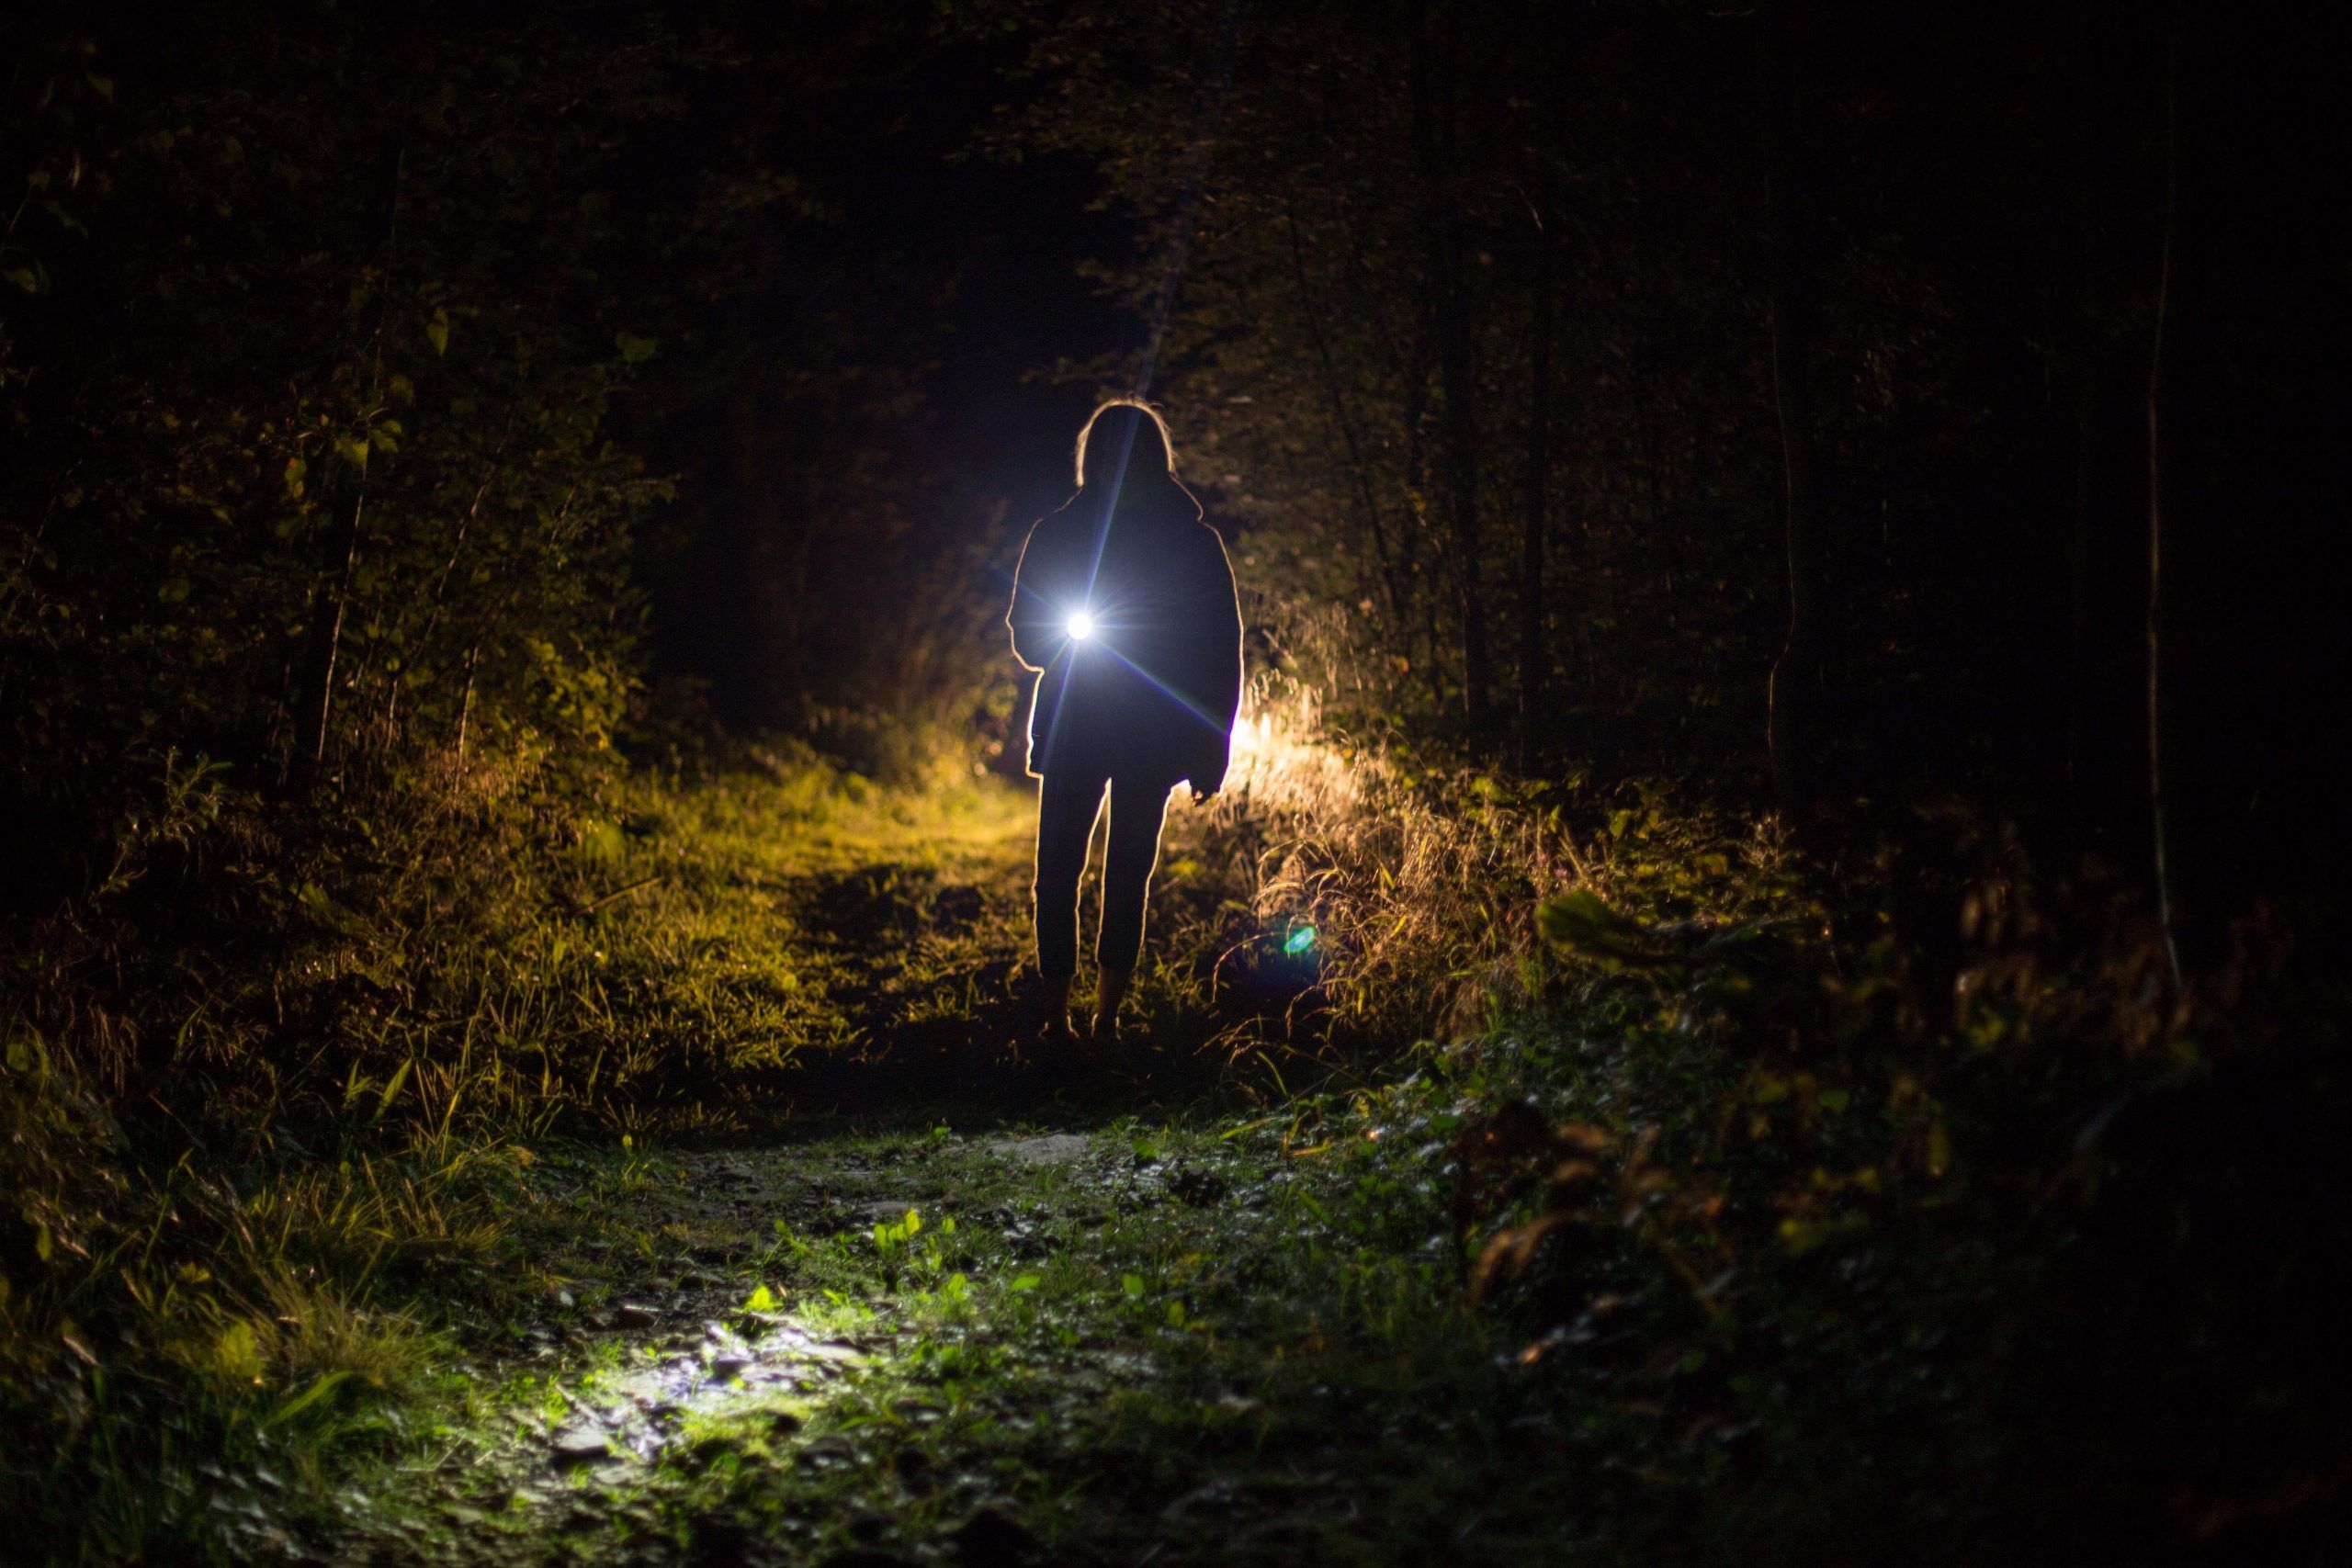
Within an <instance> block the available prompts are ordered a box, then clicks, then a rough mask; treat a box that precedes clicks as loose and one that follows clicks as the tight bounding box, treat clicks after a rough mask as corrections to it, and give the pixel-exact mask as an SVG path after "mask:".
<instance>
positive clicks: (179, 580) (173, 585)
mask: <svg viewBox="0 0 2352 1568" xmlns="http://www.w3.org/2000/svg"><path fill="white" fill-rule="evenodd" d="M192 586H193V585H192V584H191V583H189V581H188V580H187V578H185V577H173V578H166V579H165V580H164V583H163V585H162V586H161V587H159V588H157V589H156V590H155V597H156V598H158V599H161V600H162V601H163V602H164V604H179V603H180V602H181V601H183V600H185V599H186V598H187V596H188V593H189V592H190V590H191V588H192Z"/></svg>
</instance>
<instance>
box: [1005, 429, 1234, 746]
mask: <svg viewBox="0 0 2352 1568" xmlns="http://www.w3.org/2000/svg"><path fill="white" fill-rule="evenodd" d="M1096 488H1097V487H1093V486H1090V487H1088V488H1087V489H1085V490H1081V491H1079V492H1078V494H1077V495H1075V496H1073V497H1071V498H1070V500H1069V503H1068V504H1067V505H1065V506H1063V507H1062V509H1061V510H1060V511H1058V512H1056V513H1052V514H1051V515H1049V516H1047V517H1046V518H1044V519H1042V520H1041V521H1039V522H1038V523H1037V525H1035V527H1033V528H1031V529H1030V530H1029V540H1028V543H1026V544H1025V545H1023V547H1022V549H1021V566H1020V570H1019V571H1018V572H1017V573H1016V574H1015V576H1014V579H1013V587H1012V611H1011V612H1010V613H1009V614H1008V615H1006V616H1005V622H1006V624H1007V625H1008V626H1011V627H1012V652H1013V657H1015V658H1017V659H1018V660H1021V662H1022V664H1023V666H1025V667H1026V668H1028V669H1031V670H1035V671H1041V673H1040V674H1039V675H1038V677H1037V694H1036V700H1035V703H1034V704H1032V705H1031V708H1030V714H1029V772H1030V773H1032V774H1034V775H1035V776H1036V777H1039V778H1044V777H1046V776H1048V775H1050V774H1057V773H1068V774H1072V775H1078V774H1084V773H1095V774H1101V775H1109V774H1113V773H1119V774H1129V775H1134V776H1137V777H1151V776H1158V777H1163V778H1165V779H1166V780H1167V782H1168V783H1170V784H1174V783H1176V782H1177V781H1178V780H1180V779H1188V780H1190V781H1191V782H1192V784H1193V787H1194V788H1195V789H1200V790H1215V789H1217V788H1218V787H1220V786H1221V785H1222V784H1224V783H1225V769H1226V761H1227V754H1228V750H1229V748H1230V747H1231V745H1232V741H1233V717H1234V715H1235V713H1236V712H1237V711H1238V710H1239V708H1240V705H1241V606H1240V602H1239V597H1238V594H1237V593H1236V592H1235V590H1234V585H1233V567H1232V564H1231V563H1230V562H1229V561H1227V559H1226V555H1225V546H1224V544H1223V542H1222V541H1220V540H1219V539H1218V538H1217V536H1216V530H1214V529H1212V528H1211V527H1210V526H1209V525H1207V524H1206V523H1205V522H1204V521H1203V520H1202V517H1201V508H1200V503H1199V502H1196V501H1194V500H1193V496H1192V492H1191V491H1187V490H1185V489H1184V487H1183V486H1182V485H1181V484H1178V483H1177V482H1176V481H1175V480H1174V479H1170V478H1167V477H1165V476H1152V477H1148V478H1146V477H1144V476H1139V475H1135V474H1130V475H1129V476H1128V477H1127V479H1126V481H1125V484H1124V485H1122V486H1119V487H1117V488H1116V490H1115V491H1113V493H1115V494H1116V495H1117V496H1118V502H1117V503H1116V504H1115V505H1114V506H1112V507H1110V508H1109V509H1108V511H1109V513H1110V515H1109V516H1108V517H1107V518H1106V517H1105V516H1104V515H1103V513H1104V511H1105V508H1104V507H1103V504H1102V502H1100V500H1099V499H1097V497H1096V495H1095V490H1096ZM1103 488H1104V489H1106V490H1108V489H1109V488H1110V487H1103ZM1080 610H1084V611H1087V612H1088V613H1090V614H1091V615H1092V617H1093V620H1094V625H1095V630H1094V634H1093V636H1092V637H1089V638H1086V639H1083V640H1080V639H1078V638H1074V637H1071V636H1070V635H1069V622H1070V617H1071V615H1073V614H1075V613H1077V612H1078V611H1080Z"/></svg>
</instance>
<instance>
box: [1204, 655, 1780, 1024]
mask: <svg viewBox="0 0 2352 1568" xmlns="http://www.w3.org/2000/svg"><path fill="white" fill-rule="evenodd" d="M1204 840H1205V841H1206V845H1207V852H1209V853H1211V854H1213V855H1215V856H1216V858H1217V859H1218V860H1219V861H1220V862H1221V863H1223V864H1224V865H1225V866H1226V868H1227V874H1228V875H1229V876H1231V878H1232V879H1233V880H1234V882H1235V884H1236V888H1235V897H1236V898H1237V899H1238V900H1239V901H1241V902H1243V903H1245V904H1246V908H1247V912H1248V924H1249V926H1250V930H1251V931H1253V932H1257V933H1279V932H1282V931H1295V930H1297V929H1298V928H1299V927H1302V926H1312V927H1314V928H1315V931H1316V933H1317V936H1316V944H1317V949H1318V950H1319V952H1320V953H1321V954H1322V964H1321V969H1320V974H1319V985H1318V994H1319V997H1320V998H1321V999H1322V1000H1323V1001H1324V1002H1325V1003H1326V1004H1327V1005H1328V1007H1329V1009H1330V1010H1331V1011H1332V1013H1333V1014H1334V1015H1336V1017H1337V1018H1338V1019H1339V1020H1340V1021H1343V1022H1344V1023H1345V1024H1346V1025H1347V1027H1348V1028H1349V1029H1350V1030H1351V1032H1356V1033H1359V1034H1362V1035H1364V1036H1367V1037H1376V1038H1380V1039H1398V1038H1402V1039H1411V1038H1414V1037H1416V1036H1419V1035H1422V1034H1426V1033H1430V1032H1437V1033H1440V1034H1453V1033H1460V1032H1472V1031H1476V1030H1477V1029H1479V1028H1482V1027H1485V1026H1487V1024H1489V1023H1490V1022H1491V1021H1493V1019H1494V1017H1495V1016H1496V1014H1497V1011H1498V1010H1509V1009H1510V1008H1511V1007H1514V1006H1518V1005H1521V1004H1524V1003H1526V1002H1529V1001H1532V1000H1533V999H1535V998H1538V997H1540V996H1541V995H1542V994H1543V992H1544V987H1545V986H1546V985H1547V984H1548V983H1549V982H1550V980H1551V979H1553V978H1554V977H1555V976H1556V975H1557V973H1558V971H1557V966H1556V964H1555V963H1554V961H1553V951H1552V945H1551V944H1550V943H1548V942H1546V941H1545V939H1544V936H1543V934H1542V933H1541V932H1540V931H1538V929H1537V925H1536V921H1535V919H1534V914H1535V910H1536V908H1537V907H1538V905H1539V904H1540V903H1541V902H1542V901H1543V900H1544V899H1546V898H1550V897H1556V896H1558V895H1560V894H1562V893H1565V892H1567V891H1569V890H1572V889H1582V890H1586V891H1588V892H1589V893H1591V894H1592V895H1594V896H1596V897H1600V898H1601V899H1603V900H1605V901H1607V902H1608V903H1610V904H1611V905H1612V906H1616V907H1620V908H1623V909H1624V910H1625V911H1627V913H1628V914H1629V916H1630V917H1631V918H1634V919H1655V920H1668V921H1674V920H1680V921H1698V922H1701V923H1705V924H1730V923H1736V922H1738V921H1741V920H1748V919H1757V918H1759V916H1765V915H1770V914H1781V915H1786V914H1789V913H1791V912H1792V910H1793V909H1794V908H1795V907H1796V902H1797V901H1796V900H1795V898H1794V883H1793V878H1792V867H1791V864H1790V857H1789V854H1788V852H1787V850H1786V848H1785V846H1784V845H1783V844H1782V843H1781V840H1780V839H1779V837H1778V836H1777V834H1775V833H1773V832H1772V831H1770V829H1766V828H1763V827H1761V826H1758V825H1754V824H1747V823H1741V822H1737V821H1735V820H1734V819H1732V818H1728V817H1725V816H1724V815H1722V814H1720V813H1712V812H1707V811H1703V810H1696V809H1691V808H1686V807H1679V806H1678V805H1676V804H1675V803H1674V802H1673V801H1672V800H1671V798H1670V796H1669V795H1668V792H1667V791H1665V790H1664V789H1663V788H1660V787H1658V786H1654V785H1645V784H1626V785H1623V786H1620V787H1618V788H1616V789H1614V790H1612V791H1610V792H1607V793H1602V792H1599V791H1596V790H1594V789H1591V788H1590V787H1589V786H1587V785H1586V784H1584V783H1583V782H1582V781H1581V780H1580V779H1570V780H1566V781H1540V782H1536V783H1528V782H1517V781H1511V780H1508V779H1505V778H1502V777H1498V776H1496V775H1494V774H1490V773H1482V772H1479V771H1477V770H1475V769H1471V768H1467V767H1464V766H1462V765H1459V764H1455V763H1445V764H1435V765H1432V764H1430V763H1428V762H1425V761H1422V760H1421V759H1419V757H1417V756H1415V755H1413V754H1412V753H1411V752H1410V751H1409V750H1408V749H1406V748H1404V747H1402V746H1400V745H1397V744H1394V743H1389V742H1385V741H1378V740H1370V741H1368V740H1365V739H1361V738H1358V737H1355V736H1352V735H1350V734H1348V733H1346V732H1345V731H1344V730H1340V729H1338V728H1334V727H1332V726H1330V725H1329V724H1328V723H1327V722H1326V721H1325V718H1324V715H1323V705H1322V702H1321V699H1320V697H1319V695H1318V694H1317V692H1316V691H1315V690H1314V689H1313V688H1311V687H1308V686H1306V685H1305V684H1304V683H1302V682H1297V681H1295V680H1289V679H1285V678H1283V677H1280V676H1273V675H1267V674H1261V675H1260V676H1259V677H1258V678H1257V679H1255V680H1254V681H1253V682H1251V684H1250V691H1249V694H1248V696H1247V700H1246V702H1245V705H1244V710H1243V714H1242V716H1241V718H1240V720H1239V721H1238V724H1237V726H1236V729H1235V745H1234V760H1233V770H1232V773H1231V774H1230V775H1229V778H1228V784H1227V793H1226V794H1225V795H1224V796H1222V797H1221V798H1220V799H1219V800H1218V801H1217V802H1216V804H1215V806H1214V807H1212V808H1211V810H1210V811H1209V812H1208V813H1207V820H1206V823H1205V825H1204Z"/></svg>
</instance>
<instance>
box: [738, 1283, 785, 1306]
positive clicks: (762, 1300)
mask: <svg viewBox="0 0 2352 1568" xmlns="http://www.w3.org/2000/svg"><path fill="white" fill-rule="evenodd" d="M782 1304H783V1303H780V1302H778V1301H777V1300H776V1295H775V1292H774V1291H771V1290H769V1289H768V1288H767V1287H766V1286H765V1285H762V1286H761V1287H760V1288H759V1289H758V1290H756V1291H753V1292H752V1296H751V1299H750V1300H749V1301H747V1302H745V1303H743V1310H744V1311H745V1312H774V1311H775V1310H776V1308H777V1307H779V1306H780V1305H782Z"/></svg>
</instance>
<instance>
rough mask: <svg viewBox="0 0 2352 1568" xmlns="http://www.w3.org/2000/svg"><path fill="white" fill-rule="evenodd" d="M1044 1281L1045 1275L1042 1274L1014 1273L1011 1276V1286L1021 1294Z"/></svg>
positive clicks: (1033, 1288) (1032, 1289)
mask: <svg viewBox="0 0 2352 1568" xmlns="http://www.w3.org/2000/svg"><path fill="white" fill-rule="evenodd" d="M1045 1282H1046V1280H1045V1276H1044V1275H1042V1274H1015V1275H1014V1276H1013V1277H1012V1287H1011V1288H1012V1290H1014V1291H1016V1292H1021V1293H1022V1294H1023V1295H1026V1294H1027V1293H1028V1292H1031V1291H1034V1290H1035V1289H1036V1288H1037V1287H1038V1286H1040V1285H1042V1284H1044V1283H1045Z"/></svg>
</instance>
